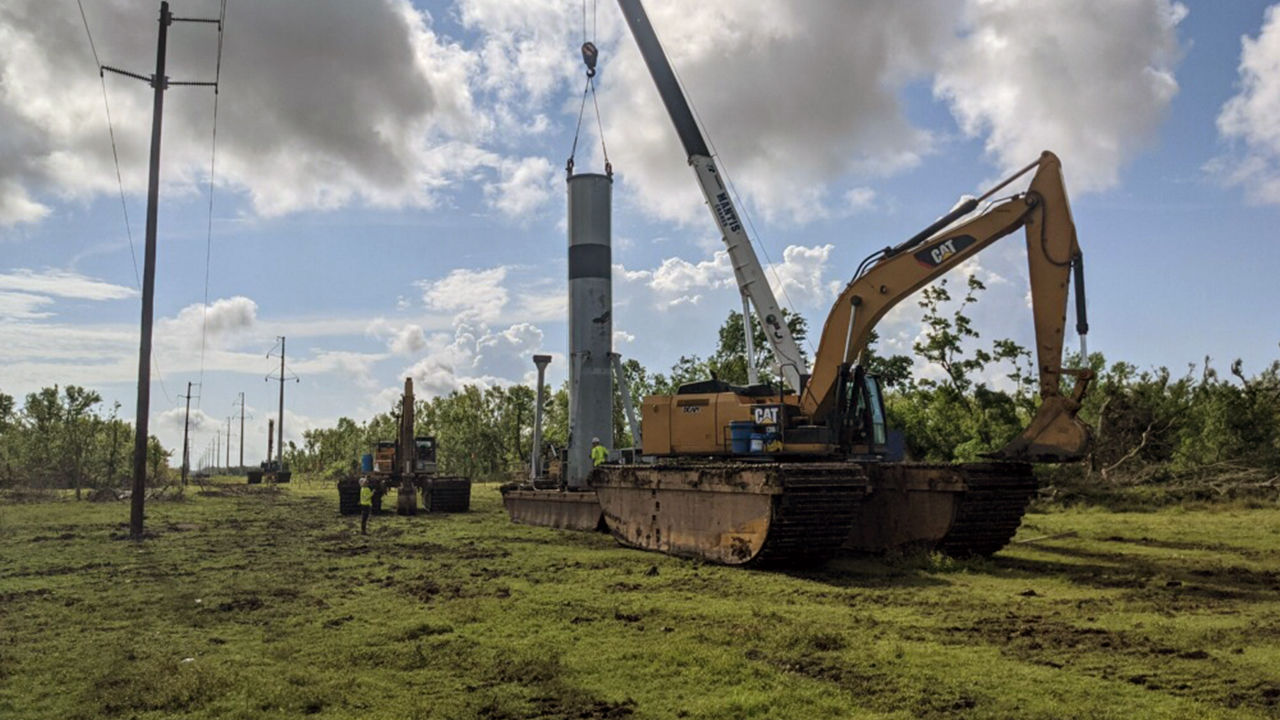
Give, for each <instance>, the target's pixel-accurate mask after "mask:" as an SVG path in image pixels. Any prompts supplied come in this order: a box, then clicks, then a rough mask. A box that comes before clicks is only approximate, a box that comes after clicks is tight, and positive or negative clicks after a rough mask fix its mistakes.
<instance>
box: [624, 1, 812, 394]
mask: <svg viewBox="0 0 1280 720" xmlns="http://www.w3.org/2000/svg"><path fill="white" fill-rule="evenodd" d="M618 5H619V6H620V7H621V8H622V14H623V17H625V18H626V20H627V25H628V26H629V27H630V28H631V34H632V36H634V37H635V39H636V45H638V46H639V48H640V55H641V57H643V58H644V62H645V65H647V66H648V67H649V74H650V75H652V76H653V82H654V84H656V85H657V86H658V94H659V95H661V96H662V102H663V104H664V105H666V108H667V113H668V114H669V115H670V116H671V121H672V122H673V123H674V124H675V126H676V133H677V134H678V135H679V136H680V142H681V144H683V145H684V150H685V154H686V155H687V156H688V158H689V165H691V166H692V167H693V171H694V174H695V175H696V176H697V178H698V186H699V187H701V188H702V195H703V197H705V198H706V201H707V206H708V207H709V208H710V209H711V215H712V216H713V217H714V218H715V221H716V224H717V225H718V226H719V227H720V234H721V239H722V240H724V245H725V248H726V249H727V250H728V252H729V262H730V263H731V264H732V265H733V277H734V279H735V280H736V281H737V283H738V290H739V291H740V292H741V293H742V295H743V297H745V298H748V299H750V301H751V306H752V307H754V308H755V312H756V317H757V318H758V319H759V320H760V326H761V327H762V328H764V334H765V337H766V338H768V340H769V345H770V347H772V348H773V356H774V361H775V362H776V364H777V369H778V373H779V374H780V375H781V376H782V378H783V380H784V381H785V382H786V383H787V385H788V386H789V387H790V388H791V389H792V390H794V391H795V392H797V393H799V392H800V390H801V386H802V385H803V377H804V375H805V366H804V358H803V357H802V356H801V355H800V348H799V346H798V345H797V344H796V339H795V337H794V336H793V335H792V334H791V329H790V328H788V327H787V323H786V321H785V319H784V318H783V316H782V309H781V308H780V307H779V306H778V301H777V298H775V297H774V295H773V289H772V288H771V287H769V281H768V279H766V278H765V275H764V268H762V267H761V265H760V260H759V259H758V258H757V257H756V252H755V249H754V248H752V247H751V239H750V238H749V237H747V233H746V230H744V229H743V227H742V222H741V220H739V218H738V210H737V208H735V207H734V204H733V199H732V198H731V197H730V194H729V189H728V187H727V186H726V185H725V183H724V181H723V180H722V179H721V177H720V172H719V170H718V169H717V168H716V163H715V160H714V159H712V157H711V151H710V150H709V149H708V147H707V142H706V140H705V139H704V138H703V136H702V131H701V130H699V129H698V124H697V122H696V121H695V120H694V117H693V112H692V111H691V110H690V109H689V103H688V100H686V99H685V96H684V93H683V92H682V91H681V90H680V85H679V83H677V82H676V77H675V73H674V72H673V71H672V69H671V64H670V62H668V61H667V56H666V54H665V53H663V51H662V45H661V43H659V42H658V36H657V35H656V34H654V32H653V26H652V25H651V24H650V23H649V17H648V15H646V14H645V11H644V7H643V6H642V5H641V4H640V0H618ZM743 321H744V325H745V328H744V329H745V330H746V331H747V334H748V335H749V334H750V323H749V322H746V318H745V317H744V318H743ZM748 346H750V343H749V342H748ZM747 361H748V363H751V362H752V361H753V359H752V358H748V360H747Z"/></svg>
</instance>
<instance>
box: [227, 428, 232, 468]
mask: <svg viewBox="0 0 1280 720" xmlns="http://www.w3.org/2000/svg"><path fill="white" fill-rule="evenodd" d="M227 472H228V473H230V472H231V416H230V415H228V416H227Z"/></svg>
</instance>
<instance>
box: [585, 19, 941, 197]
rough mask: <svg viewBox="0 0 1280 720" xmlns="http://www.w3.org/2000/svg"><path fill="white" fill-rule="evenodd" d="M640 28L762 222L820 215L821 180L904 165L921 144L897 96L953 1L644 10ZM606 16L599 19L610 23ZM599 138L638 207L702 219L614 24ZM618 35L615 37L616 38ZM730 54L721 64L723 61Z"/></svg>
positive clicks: (628, 45) (638, 68)
mask: <svg viewBox="0 0 1280 720" xmlns="http://www.w3.org/2000/svg"><path fill="white" fill-rule="evenodd" d="M647 8H648V12H649V16H650V19H651V20H652V22H653V25H654V28H655V31H656V32H657V33H658V35H659V37H660V39H661V41H662V44H663V47H664V49H665V50H666V52H667V54H668V55H669V56H670V58H671V61H672V64H673V66H674V67H675V69H676V72H677V73H678V74H679V76H680V78H681V80H682V81H683V83H684V84H685V86H686V91H687V94H688V95H689V96H690V97H691V99H692V101H693V103H694V104H695V106H696V109H697V112H698V113H699V116H700V118H701V119H702V121H703V123H704V126H705V128H706V130H707V131H708V134H709V135H711V136H712V140H713V142H714V143H715V144H716V146H717V149H718V150H719V152H720V156H721V158H722V165H727V166H728V167H727V169H728V170H731V171H732V173H733V176H734V177H735V178H736V180H737V186H738V189H739V190H740V191H741V192H744V193H746V194H747V196H748V197H749V198H750V199H751V200H752V201H753V203H752V204H753V206H755V207H758V208H760V209H761V210H762V211H763V212H764V213H765V215H766V216H778V217H791V218H798V219H804V218H808V217H810V216H812V215H814V214H815V213H816V214H822V213H823V212H825V211H824V210H823V209H822V201H823V197H822V196H823V191H822V186H823V184H824V183H825V182H828V181H831V180H833V179H835V178H837V177H839V176H841V175H843V174H845V173H849V172H872V173H874V172H883V171H888V170H893V169H898V168H902V167H906V166H910V165H912V164H914V163H916V162H918V160H919V156H920V155H921V154H922V153H925V152H928V150H929V148H930V146H931V143H932V141H931V138H930V135H929V133H927V132H925V131H923V130H921V129H919V128H916V127H913V126H912V125H911V123H910V122H909V121H908V120H907V119H906V117H905V114H904V112H903V109H902V105H901V103H900V101H899V99H898V97H897V89H898V88H900V87H901V86H902V85H903V84H904V83H905V82H906V81H908V80H910V79H912V78H915V77H919V76H921V75H922V74H924V73H926V72H927V71H929V69H930V68H931V67H932V66H933V65H934V64H935V62H936V58H937V55H938V51H939V49H941V48H943V47H945V46H946V45H947V41H948V39H949V38H950V36H951V33H952V27H953V26H954V24H955V22H956V20H957V18H958V10H957V9H956V4H955V3H950V2H943V1H940V0H927V1H926V2H916V3H901V2H893V1H892V0H873V1H871V2H860V3H850V2H844V1H843V0H818V1H815V2H806V3H767V2H751V3H747V2H700V3H694V4H690V3H678V2H652V3H649V4H648V5H647ZM614 15H615V14H614V13H610V17H611V18H613V16H614ZM612 22H613V23H614V24H612V25H610V36H609V39H610V41H611V43H612V45H611V46H612V47H617V48H618V51H617V55H616V57H609V58H607V60H608V62H607V64H606V65H605V70H604V71H603V72H604V89H603V91H602V94H601V103H602V106H603V107H606V108H609V113H608V115H607V117H606V118H605V128H604V131H605V136H606V138H626V142H625V143H623V144H622V145H620V146H618V147H617V148H616V149H615V150H614V153H613V158H612V159H613V162H614V167H615V168H617V169H618V170H619V172H620V173H621V174H622V176H623V178H624V180H625V181H627V182H628V183H634V184H635V185H636V186H637V187H638V190H639V192H640V202H641V204H642V205H643V206H644V207H646V209H648V210H650V211H652V212H656V213H658V214H660V215H662V216H664V217H667V218H675V219H681V220H690V219H695V218H696V219H702V218H701V216H700V213H705V212H706V211H705V210H702V209H700V206H701V198H700V196H699V195H698V193H697V192H696V191H695V190H694V189H693V186H692V181H691V180H690V178H689V173H690V171H689V169H688V167H687V165H686V163H685V153H684V152H683V150H682V149H681V147H680V144H679V142H678V140H677V138H676V134H675V131H674V130H673V129H672V127H671V121H670V120H669V119H668V118H667V115H666V110H665V109H664V108H663V106H662V103H661V102H660V101H659V100H658V95H657V91H656V90H655V89H654V87H653V81H652V80H651V79H650V78H649V75H648V71H647V70H646V69H645V67H644V65H643V63H642V61H641V59H640V57H639V53H638V52H637V51H636V49H635V43H634V42H633V41H632V40H631V39H630V37H628V36H626V35H624V31H623V30H622V29H621V25H620V20H617V19H613V20H612ZM615 38H616V40H615ZM726 58H731V61H726Z"/></svg>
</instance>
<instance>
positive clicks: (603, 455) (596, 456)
mask: <svg viewBox="0 0 1280 720" xmlns="http://www.w3.org/2000/svg"><path fill="white" fill-rule="evenodd" d="M608 459H609V451H608V450H607V449H605V446H603V445H601V444H600V438H598V437H593V438H591V466H592V467H595V466H596V465H601V464H603V463H604V461H605V460H608Z"/></svg>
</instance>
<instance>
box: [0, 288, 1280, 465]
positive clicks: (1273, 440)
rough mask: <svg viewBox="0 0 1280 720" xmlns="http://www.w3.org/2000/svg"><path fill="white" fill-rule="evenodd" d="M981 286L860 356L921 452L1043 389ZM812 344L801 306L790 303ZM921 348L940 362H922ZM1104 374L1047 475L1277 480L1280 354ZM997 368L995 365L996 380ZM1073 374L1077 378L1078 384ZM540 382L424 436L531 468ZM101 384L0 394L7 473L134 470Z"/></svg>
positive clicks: (1025, 409) (549, 411) (549, 429)
mask: <svg viewBox="0 0 1280 720" xmlns="http://www.w3.org/2000/svg"><path fill="white" fill-rule="evenodd" d="M984 289H985V288H984V287H983V285H982V283H981V282H980V281H978V280H977V279H976V278H973V277H970V278H968V280H967V283H966V284H965V285H964V287H963V293H962V294H961V295H960V296H959V297H956V298H953V296H952V290H951V288H949V287H948V284H947V282H946V281H945V280H943V281H940V282H938V283H935V284H934V285H932V286H930V287H928V288H926V289H924V290H923V291H922V292H921V293H920V295H919V297H918V300H917V302H918V304H919V306H920V307H921V308H922V310H923V320H924V324H923V332H922V333H921V335H920V337H919V339H917V340H916V341H915V343H914V344H913V347H912V351H913V353H914V356H915V357H914V358H913V357H910V356H906V355H901V354H896V355H887V356H886V355H881V354H879V353H877V352H876V348H875V345H874V343H873V345H872V346H871V348H870V349H869V350H868V352H867V353H866V354H865V356H864V358H863V362H864V364H865V365H866V366H867V367H868V368H869V370H870V371H871V372H874V373H875V374H877V375H878V376H879V377H880V378H881V381H882V384H883V385H884V388H885V404H886V411H887V415H888V424H889V427H890V428H894V429H897V430H899V431H901V432H902V434H903V436H904V440H905V446H906V452H907V455H908V458H909V459H911V460H914V461H920V462H951V461H969V460H978V459H981V458H982V456H983V454H984V453H987V452H990V451H993V450H996V449H999V448H1000V447H1002V446H1003V445H1004V444H1005V443H1007V442H1008V441H1009V440H1011V439H1012V438H1013V437H1015V436H1016V435H1017V434H1018V433H1019V432H1021V430H1022V429H1023V428H1024V427H1026V426H1027V424H1028V423H1029V422H1030V420H1031V418H1032V417H1033V416H1034V415H1035V412H1036V409H1037V408H1038V404H1039V397H1038V393H1037V388H1038V377H1037V375H1036V370H1035V364H1034V360H1033V357H1032V353H1031V352H1030V351H1029V350H1028V349H1027V348H1025V347H1023V346H1021V345H1019V344H1018V343H1016V342H1014V341H1012V340H1008V339H997V340H995V341H994V342H990V343H984V342H983V339H982V337H981V335H980V333H979V331H978V330H977V329H976V328H975V327H974V326H973V323H972V320H971V318H970V313H971V311H972V307H973V304H974V303H975V302H977V301H978V299H979V297H980V295H981V293H982V291H983V290H984ZM787 322H788V325H789V326H790V327H791V329H792V331H793V333H794V334H795V335H796V337H797V339H798V340H800V341H801V342H802V343H803V340H804V338H805V337H806V335H807V326H806V324H805V322H804V319H803V318H801V317H799V316H796V315H788V316H787ZM751 331H752V333H753V335H754V336H755V337H754V342H753V347H754V350H755V353H756V358H755V359H754V360H755V364H756V365H757V367H760V368H761V369H762V370H761V373H762V379H763V380H764V381H766V382H774V383H777V382H778V379H777V378H776V377H773V376H772V374H771V373H770V372H769V371H768V370H766V369H765V368H768V367H770V364H771V358H772V351H771V350H770V348H769V346H768V343H767V342H766V339H765V336H764V333H763V331H762V330H761V328H760V327H759V324H758V323H757V322H756V321H755V318H752V319H751ZM745 333H746V327H745V326H744V324H743V322H742V316H741V314H740V313H738V312H733V311H731V312H730V313H729V315H728V317H727V318H726V319H725V321H724V323H723V325H722V326H721V327H720V330H719V333H718V337H717V343H716V348H715V351H714V352H713V353H712V354H711V355H710V356H708V357H705V358H704V357H700V356H698V355H687V356H682V357H681V358H680V359H679V360H678V361H677V362H676V363H675V364H674V365H673V366H672V367H671V368H670V369H669V370H668V371H667V372H658V373H654V372H650V371H649V370H648V369H647V368H645V367H644V366H642V365H641V364H640V363H639V362H637V361H636V360H634V359H631V360H627V361H626V362H625V363H624V368H625V372H626V375H627V377H628V382H629V384H630V387H631V391H632V394H633V396H634V397H635V398H636V399H637V400H638V399H640V398H643V397H644V396H646V395H651V394H665V393H672V392H674V391H675V390H676V389H677V388H678V387H679V386H680V385H681V384H683V383H686V382H691V381H696V380H705V379H707V378H709V377H716V378H719V379H721V380H724V381H726V382H729V383H732V384H745V383H746V382H747V370H746V368H747V358H746V342H745ZM915 358H919V359H922V360H924V361H925V363H926V367H928V368H930V369H931V370H930V372H927V373H924V374H919V373H917V371H916V368H917V363H916V361H915ZM1082 362H1084V363H1085V364H1087V365H1088V367H1089V368H1091V369H1092V370H1093V371H1094V373H1095V376H1096V378H1095V380H1094V383H1093V385H1092V387H1091V389H1090V391H1089V393H1088V395H1087V396H1086V398H1085V402H1084V406H1083V408H1082V410H1081V412H1080V417H1081V418H1082V419H1083V420H1084V421H1085V422H1086V423H1087V424H1089V425H1090V426H1091V428H1092V429H1093V434H1094V439H1095V442H1094V446H1093V449H1092V452H1091V454H1090V455H1089V457H1088V458H1087V459H1086V461H1085V462H1083V463H1078V464H1070V465H1064V466H1059V467H1047V468H1041V469H1040V470H1039V472H1040V473H1041V477H1042V479H1044V480H1046V481H1047V482H1049V483H1057V484H1060V485H1063V486H1071V485H1072V484H1073V483H1074V484H1075V486H1077V487H1091V486H1096V487H1115V486H1132V485H1168V484H1177V483H1199V484H1201V485H1207V486H1210V487H1215V488H1224V487H1228V486H1236V485H1253V486H1270V487H1274V486H1275V484H1276V483H1277V482H1280V360H1278V361H1275V362H1272V363H1271V364H1270V365H1269V366H1267V367H1265V368H1263V369H1262V370H1261V371H1259V372H1256V373H1254V374H1248V373H1246V372H1245V369H1244V367H1243V364H1242V363H1241V361H1239V360H1236V361H1234V362H1231V363H1229V364H1228V365H1227V371H1226V372H1225V373H1223V372H1220V371H1219V369H1218V368H1217V367H1215V365H1214V363H1213V361H1212V360H1211V359H1210V358H1208V357H1206V358H1205V359H1204V362H1203V363H1198V364H1196V365H1194V366H1190V367H1189V368H1188V369H1187V370H1186V371H1185V372H1183V373H1181V374H1178V373H1175V372H1173V371H1171V370H1169V369H1168V368H1164V367H1160V368H1155V369H1147V370H1143V369H1139V368H1137V367H1135V366H1134V365H1132V364H1131V363H1127V362H1124V361H1108V360H1107V359H1106V358H1105V357H1104V356H1103V355H1102V354H1099V353H1091V354H1090V355H1089V357H1088V358H1087V359H1084V360H1083V361H1082V359H1081V358H1080V357H1078V356H1077V357H1068V358H1066V359H1065V362H1064V365H1065V366H1067V367H1077V366H1079V365H1080V364H1082ZM992 378H999V382H993V381H992ZM545 390H546V394H547V402H546V406H545V407H544V415H543V418H544V425H543V438H544V440H545V441H546V442H547V443H548V444H549V445H551V446H552V447H555V448H563V447H564V446H565V445H566V444H567V441H568V420H569V417H568V416H569V396H568V387H567V385H563V386H561V387H559V388H552V387H547V388H545ZM1070 390H1071V388H1070V379H1069V378H1068V379H1067V388H1066V390H1065V392H1068V393H1069V392H1070ZM617 392H618V391H617V390H616V389H615V402H614V403H613V406H614V422H613V434H612V437H611V438H608V439H606V443H607V444H610V446H611V447H613V448H621V447H629V446H630V445H631V435H630V431H629V428H628V424H627V423H626V421H625V418H624V417H623V414H622V403H621V400H620V397H618V396H616V395H617ZM534 403H535V393H534V389H533V388H531V387H528V386H524V385H510V386H497V387H487V388H486V387H477V386H474V385H468V386H465V387H463V388H461V389H459V390H456V391H454V392H451V393H449V394H448V395H443V396H438V397H433V398H429V399H420V400H418V401H417V403H416V406H415V419H416V428H415V434H417V435H434V436H435V437H436V439H437V447H438V457H437V459H438V462H439V465H440V471H441V472H442V473H445V474H455V475H464V476H467V477H471V478H473V479H477V480H483V479H508V478H510V477H512V476H513V475H516V474H523V473H524V472H525V471H526V469H527V467H528V462H529V456H530V452H531V447H530V444H531V442H532V426H533V417H534ZM99 404H100V398H99V397H98V396H97V394H96V393H93V392H92V391H88V390H84V389H82V388H78V387H75V386H68V387H66V388H64V389H63V390H62V391H61V392H60V391H59V390H58V388H57V387H53V388H46V389H44V390H42V391H40V392H38V393H32V394H31V395H28V396H27V398H26V402H25V403H24V405H23V406H22V408H21V409H18V408H16V407H15V403H14V399H13V398H12V397H9V396H7V395H3V394H2V393H0V482H3V483H6V484H13V483H15V482H18V481H19V480H20V479H22V478H23V477H26V478H29V479H32V480H34V481H37V482H44V483H52V484H59V485H60V486H63V487H82V486H88V487H95V486H99V485H111V484H118V483H121V482H123V480H124V479H125V478H126V477H127V476H128V474H129V453H130V448H131V447H132V437H133V435H132V428H131V426H130V425H129V424H128V423H125V422H123V421H121V420H119V419H118V418H117V417H116V413H117V411H118V405H117V406H115V407H113V408H111V409H110V411H109V412H108V413H107V414H105V415H104V414H103V412H102V411H101V410H100V409H99ZM397 412H398V409H396V408H391V409H389V410H388V411H387V412H384V413H379V414H377V415H375V416H374V417H372V418H369V419H367V420H365V421H363V422H361V421H357V420H353V419H351V418H346V417H344V418H341V419H340V420H339V421H338V422H337V424H336V425H335V426H333V427H330V428H321V429H313V430H308V431H306V432H305V433H304V434H303V439H302V443H301V444H295V443H293V442H290V443H288V446H287V447H286V449H285V458H286V461H287V462H289V464H290V466H291V467H292V468H293V469H294V471H295V472H304V473H313V474H319V475H324V476H327V477H331V478H332V477H338V476H341V475H343V474H350V473H354V472H356V471H357V470H358V467H359V458H360V456H361V455H362V454H363V453H366V452H371V449H372V448H373V446H374V445H375V444H376V443H377V442H378V441H391V440H394V439H395V437H396V434H397V433H396V429H397V427H398V417H397V415H396V413H397ZM152 443H153V458H154V460H155V461H156V465H155V469H156V474H157V475H163V474H164V473H165V472H166V471H167V463H166V462H165V460H166V458H167V453H165V452H164V450H163V448H160V447H159V443H158V442H155V441H154V440H153V441H152Z"/></svg>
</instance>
